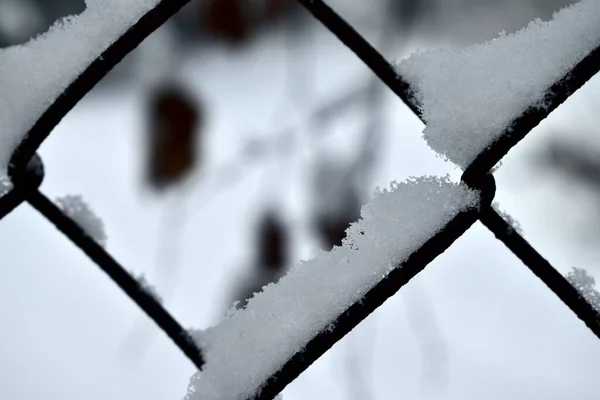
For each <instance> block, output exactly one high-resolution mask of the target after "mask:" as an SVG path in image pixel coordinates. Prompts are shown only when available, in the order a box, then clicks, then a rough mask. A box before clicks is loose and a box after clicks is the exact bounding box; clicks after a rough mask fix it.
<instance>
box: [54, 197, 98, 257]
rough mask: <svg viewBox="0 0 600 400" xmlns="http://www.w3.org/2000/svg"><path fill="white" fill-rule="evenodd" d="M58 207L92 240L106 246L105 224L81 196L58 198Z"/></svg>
mask: <svg viewBox="0 0 600 400" xmlns="http://www.w3.org/2000/svg"><path fill="white" fill-rule="evenodd" d="M56 205H57V206H58V207H59V208H60V209H61V210H62V212H64V213H65V214H66V215H67V216H69V218H71V219H72V220H73V221H75V223H77V225H79V226H80V227H81V229H83V230H84V231H85V233H87V234H88V235H89V236H90V237H91V238H92V239H94V240H95V241H96V242H98V243H99V244H100V245H102V246H106V240H107V237H106V232H105V231H104V223H103V222H102V220H101V219H100V218H98V217H97V216H96V214H94V211H92V209H91V208H90V206H89V205H88V204H87V203H86V202H85V201H84V200H83V198H82V197H81V196H79V195H68V196H63V197H58V198H57V199H56Z"/></svg>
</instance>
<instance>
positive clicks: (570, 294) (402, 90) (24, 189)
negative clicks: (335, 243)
mask: <svg viewBox="0 0 600 400" xmlns="http://www.w3.org/2000/svg"><path fill="white" fill-rule="evenodd" d="M298 1H299V3H300V4H301V5H302V6H304V7H305V8H306V10H307V11H308V12H310V13H311V14H312V15H313V16H314V18H316V19H317V20H319V21H320V22H321V23H322V24H323V25H324V26H325V27H326V28H327V29H328V30H329V31H330V32H331V33H333V34H334V35H335V36H336V37H337V38H338V39H339V40H340V41H341V42H343V43H344V44H345V45H346V46H347V47H348V48H349V49H350V50H351V51H352V52H353V53H354V54H355V55H356V56H357V57H358V58H359V59H360V60H362V62H364V64H366V65H367V67H368V68H369V69H370V70H371V71H372V72H373V73H374V74H375V75H376V76H377V77H378V78H379V79H380V80H381V81H382V82H383V83H384V84H385V85H386V86H387V87H388V88H389V89H390V90H391V91H392V92H393V93H395V94H396V95H397V96H398V97H399V98H400V99H401V100H402V101H403V102H404V104H406V106H407V107H409V108H410V109H411V110H412V111H413V112H414V114H415V116H416V117H418V118H420V119H422V115H421V114H420V111H419V104H417V102H416V101H415V99H414V98H413V97H411V95H410V93H411V91H410V87H409V84H408V83H407V82H406V81H405V80H403V79H402V77H401V76H399V75H398V73H397V71H396V69H395V68H394V67H393V66H392V65H391V64H390V63H389V62H388V61H387V60H386V59H385V58H384V57H383V56H382V55H381V54H380V53H379V52H378V51H377V50H376V49H375V48H374V47H373V46H371V45H370V44H369V43H368V42H367V41H366V40H365V39H364V38H363V37H362V36H361V35H360V34H359V33H358V32H357V31H356V30H355V29H354V28H353V27H352V26H351V25H349V24H348V23H347V22H346V21H345V20H344V19H342V17H340V16H339V15H338V14H337V13H336V12H335V11H334V10H332V9H331V8H330V7H329V6H328V5H327V4H326V3H325V2H323V1H321V0H298ZM187 2H188V0H163V1H161V2H160V3H159V4H158V5H157V6H156V7H155V8H154V9H152V10H151V11H149V12H147V13H146V14H145V15H144V16H143V17H142V18H141V19H140V20H139V21H138V22H137V23H136V24H134V25H133V26H132V27H131V28H130V29H129V30H128V31H127V32H126V33H125V34H123V35H122V36H121V37H120V38H119V39H118V40H117V41H115V42H114V43H113V44H112V45H111V46H110V47H109V48H108V49H107V50H106V51H105V52H104V53H103V54H102V55H101V56H100V57H98V58H97V59H96V60H94V61H93V62H92V63H91V64H90V65H89V66H88V68H87V69H86V70H85V71H84V72H83V73H81V74H80V75H79V76H78V77H77V78H76V79H75V80H74V81H73V82H72V83H71V85H70V86H69V87H68V89H67V90H65V91H64V92H63V93H62V95H61V96H59V97H58V98H57V99H56V101H55V102H54V103H53V104H52V105H50V106H49V107H48V108H47V109H46V111H45V112H44V113H43V115H42V116H41V117H40V118H39V119H38V120H37V122H36V123H35V125H34V126H33V127H32V128H31V130H30V131H29V132H28V133H27V135H26V136H25V138H24V139H23V141H22V142H21V143H20V145H19V146H18V148H17V149H16V151H15V152H14V154H13V155H12V158H11V161H10V164H9V177H10V179H11V183H12V185H11V187H10V190H9V191H8V192H7V193H6V194H5V195H4V196H3V197H1V198H0V219H1V218H3V217H5V216H6V215H8V214H9V213H10V212H12V211H13V210H14V209H15V208H16V207H18V206H19V205H21V204H22V203H28V204H30V205H31V206H32V207H34V208H35V209H36V210H38V211H39V212H40V213H41V214H42V215H43V216H44V217H45V218H46V219H48V220H49V221H50V222H51V223H53V224H54V225H55V226H56V227H57V228H58V230H60V231H61V232H62V233H63V234H64V235H66V236H67V237H68V238H69V239H70V240H71V241H72V242H73V244H74V245H75V246H77V247H79V248H80V249H81V250H82V251H83V252H84V253H85V254H86V255H87V256H88V257H89V258H90V259H91V260H92V261H93V262H94V263H95V264H96V265H97V266H98V267H99V268H100V269H102V270H103V271H104V272H105V273H106V274H107V275H108V276H109V277H110V278H111V279H112V280H113V282H114V283H115V284H117V285H118V286H119V287H120V288H121V290H123V291H124V292H125V293H126V294H127V295H128V296H129V297H130V298H131V299H132V300H133V301H134V302H135V303H136V304H137V305H138V306H139V307H140V308H141V309H142V310H143V311H144V312H145V313H146V314H147V315H148V316H149V317H150V318H151V319H152V320H153V321H154V322H155V323H156V324H157V325H158V326H159V327H160V329H162V330H163V331H164V332H165V333H166V334H167V335H168V336H169V337H170V338H171V339H172V340H173V342H174V343H175V344H176V345H177V346H178V347H179V348H180V349H181V351H182V352H183V353H184V354H185V355H186V356H187V357H188V358H189V359H190V361H191V362H192V363H193V364H194V365H195V366H196V367H197V368H198V369H200V370H201V369H202V366H203V364H204V359H203V354H202V349H201V348H199V347H198V345H197V344H196V343H195V342H194V340H193V339H192V338H191V336H190V334H189V333H188V331H187V330H186V329H184V328H183V327H182V326H181V325H180V324H179V323H178V322H177V321H176V320H175V319H174V318H173V317H172V316H171V315H170V314H169V312H168V311H167V310H165V308H164V307H163V306H162V305H161V303H160V302H159V300H157V299H156V298H155V297H154V296H153V294H152V293H151V291H149V289H148V288H147V287H145V286H144V285H143V283H141V282H139V281H138V280H137V279H136V278H135V277H133V276H132V275H131V274H130V273H128V272H127V270H126V269H125V268H124V267H123V266H121V265H120V264H119V262H118V261H116V260H115V259H114V258H113V257H112V256H111V255H110V254H109V253H108V252H107V251H106V250H105V249H104V247H103V246H102V245H101V244H99V243H98V242H97V241H96V240H94V239H93V238H92V237H90V236H89V235H88V234H87V233H86V232H85V230H84V229H82V228H81V227H80V226H79V225H78V224H77V223H76V222H75V221H74V220H73V219H71V218H70V217H69V216H68V215H66V214H65V213H64V212H63V211H62V210H61V209H60V208H59V207H58V206H57V205H56V204H54V203H53V202H52V201H51V200H49V199H48V198H47V197H46V196H45V195H44V194H43V193H42V192H41V191H40V190H39V186H40V184H41V182H42V180H43V178H44V168H43V164H42V161H41V159H40V157H39V156H37V154H36V151H37V149H38V148H39V146H40V145H41V144H42V142H43V141H44V140H45V139H46V138H47V137H48V135H49V134H50V132H51V131H52V130H53V129H54V127H55V126H56V125H57V124H58V123H59V122H60V120H61V119H62V118H63V117H64V116H65V115H66V114H67V113H68V112H69V111H70V110H71V109H72V108H73V107H74V106H75V105H76V104H77V102H78V101H79V100H81V98H82V97H83V96H84V95H85V94H86V93H87V92H89V91H90V90H91V89H92V88H93V87H94V86H95V85H96V84H97V83H98V82H99V81H100V80H101V79H103V78H104V76H105V75H106V74H107V73H108V72H109V71H110V70H111V69H112V68H113V67H114V66H115V65H117V64H118V63H119V62H120V61H121V60H122V59H123V57H124V56H125V55H127V54H128V53H129V52H130V51H132V50H133V49H134V48H135V47H136V46H138V45H139V44H140V43H141V42H142V41H143V40H144V39H145V38H146V37H147V36H149V35H150V34H151V33H152V32H153V31H154V30H156V29H157V28H158V27H160V26H161V25H162V24H163V23H165V22H166V21H167V20H168V19H169V18H171V17H172V16H173V15H174V14H175V13H176V12H177V11H178V10H179V9H180V8H181V7H183V6H184V5H185V4H186V3H187ZM599 69H600V47H597V48H595V49H594V50H593V51H592V52H591V53H590V54H589V55H588V56H587V57H585V58H584V59H583V60H582V61H581V62H579V63H578V64H577V65H575V66H574V67H573V68H572V69H571V71H569V73H568V74H566V75H565V76H564V77H563V78H562V79H561V80H559V81H557V82H555V83H554V84H553V85H552V86H551V87H550V88H548V90H547V91H546V95H545V99H544V100H545V104H546V105H547V107H545V108H530V109H527V110H526V111H525V112H524V113H522V114H521V115H520V116H519V117H518V118H516V119H515V120H513V121H512V123H511V124H510V125H509V126H507V127H506V130H505V132H504V134H503V135H502V136H501V137H500V139H498V140H497V141H496V142H494V143H493V144H492V145H491V146H489V147H488V148H486V149H485V150H484V151H482V152H481V153H480V154H479V155H478V156H477V157H476V158H475V160H474V161H473V162H472V163H471V164H470V165H469V166H468V167H467V168H466V169H465V171H464V173H463V175H462V178H461V180H462V182H463V183H464V184H466V185H467V186H469V187H471V188H473V189H477V190H479V191H480V192H481V193H482V197H483V201H482V207H481V209H479V210H468V211H464V212H462V213H459V214H458V215H456V217H454V218H453V219H452V220H451V221H450V222H449V223H448V224H446V226H445V227H444V228H443V229H441V230H440V231H439V232H438V233H437V234H435V235H434V236H433V237H431V238H430V239H429V240H428V241H427V242H426V243H425V244H423V245H422V246H421V247H420V248H419V249H418V250H416V251H415V252H414V253H412V254H411V255H410V256H409V257H408V259H407V260H406V261H405V262H403V263H402V265H401V268H395V269H394V270H392V272H391V273H389V274H388V275H387V276H386V277H385V278H383V279H382V280H381V281H380V282H379V283H378V284H377V285H376V286H375V287H373V288H372V289H371V290H370V291H369V292H367V294H366V295H365V296H364V297H363V298H362V299H361V300H360V301H359V302H357V303H355V304H353V305H352V306H351V307H350V308H348V309H347V310H346V311H345V312H344V313H343V314H341V315H339V316H338V318H337V319H336V320H335V321H332V323H333V324H332V329H330V330H326V331H323V332H321V333H319V334H318V335H316V336H315V337H314V338H312V340H310V341H309V342H308V344H307V345H306V346H305V347H304V348H303V349H302V350H301V351H299V352H297V353H296V354H295V355H294V356H292V357H291V358H290V359H289V360H288V361H287V362H286V363H285V364H284V365H283V366H282V368H281V369H280V370H279V371H278V372H276V373H275V374H274V375H272V376H271V377H270V378H268V379H267V380H266V381H265V382H264V385H263V386H262V389H261V390H260V392H258V393H255V394H254V395H253V396H252V398H255V399H272V398H274V397H275V396H276V395H277V394H278V393H280V392H281V391H282V390H283V389H284V388H285V387H286V386H287V385H288V384H289V383H290V382H292V381H293V380H294V379H296V377H298V376H299V375H300V374H301V373H302V372H303V371H304V370H306V369H307V368H308V367H309V366H310V365H311V364H312V363H313V362H314V361H315V360H317V359H318V358H319V357H321V356H322V355H323V354H324V353H325V352H326V351H327V350H328V349H329V348H331V347H332V346H333V345H334V344H335V343H336V342H337V341H339V340H340V339H342V338H343V337H344V336H345V335H346V334H348V333H349V332H350V331H351V330H352V329H353V328H354V327H356V326H357V325H358V324H359V323H360V322H361V321H362V320H364V319H365V318H366V317H367V316H368V315H369V314H370V313H372V312H373V311H374V310H375V309H377V308H378V307H379V306H380V305H382V304H383V303H384V302H385V300H386V299H388V298H389V297H390V296H392V295H393V294H395V293H396V292H397V291H398V290H399V289H400V288H401V287H402V286H404V285H405V284H406V283H408V281H409V280H410V279H411V278H413V277H414V276H415V275H417V274H418V273H419V272H420V271H422V270H423V269H424V268H425V267H426V266H427V264H428V263H429V262H431V261H432V260H433V259H435V258H436V257H437V256H438V255H440V254H441V253H443V252H444V251H445V250H446V249H447V248H449V247H450V246H451V245H452V243H453V242H454V241H455V240H456V239H458V238H459V237H460V236H461V235H462V234H463V233H465V232H466V231H467V230H468V229H469V227H470V226H471V225H473V224H474V223H475V222H476V221H480V222H481V223H482V224H483V225H484V226H486V227H487V228H488V229H489V230H490V231H491V232H493V233H494V235H495V236H496V238H497V239H498V240H500V241H501V242H502V243H504V245H505V246H506V247H507V248H508V249H509V250H510V251H512V252H513V253H514V254H515V255H516V256H517V257H518V258H519V259H520V260H521V261H522V262H523V264H524V265H525V266H526V267H527V268H529V269H530V270H531V271H532V272H533V273H534V274H535V275H536V276H537V277H538V278H539V279H541V280H542V282H544V284H546V286H547V287H548V288H549V289H550V290H551V291H552V292H553V293H555V294H556V295H557V296H558V297H559V298H560V299H561V300H562V301H563V302H564V303H565V305H566V306H567V307H569V308H570V309H571V311H573V313H574V314H575V315H576V316H577V317H578V318H579V319H581V320H582V321H583V322H584V323H585V324H586V326H587V327H588V328H589V329H590V330H591V331H592V332H593V333H594V334H595V335H596V336H597V337H598V338H600V314H599V313H598V310H596V309H595V308H594V307H593V306H592V305H591V304H590V303H588V302H587V301H586V299H585V298H584V297H583V296H582V295H581V294H580V293H579V292H578V291H577V290H576V289H575V288H574V287H573V286H571V285H570V284H569V282H568V281H567V280H566V279H565V278H564V277H563V276H562V275H561V274H560V273H559V272H558V271H557V270H556V269H555V268H554V267H553V266H552V265H551V264H550V263H549V262H548V261H547V260H546V259H544V257H542V255H540V254H539V253H538V252H537V251H536V250H535V249H534V248H533V247H532V246H531V245H530V244H529V243H528V242H527V241H526V240H525V239H524V238H523V237H522V236H521V235H520V234H519V233H518V231H517V230H515V229H513V227H512V226H511V224H510V223H509V222H507V221H506V220H504V219H503V218H502V217H501V216H500V215H499V214H498V213H497V212H496V211H495V210H494V209H493V208H492V206H491V203H492V201H493V198H494V194H495V183H494V178H493V175H492V173H491V172H490V171H491V169H492V168H493V167H494V166H495V165H496V164H497V163H498V162H499V161H500V160H501V159H502V158H503V157H504V155H506V153H507V152H508V151H509V150H510V149H511V148H512V147H513V146H515V145H516V144H517V143H518V142H519V141H520V140H521V139H523V138H524V137H525V136H526V135H527V134H528V133H529V132H530V131H531V130H532V129H533V128H534V127H535V126H537V125H538V124H539V123H540V122H541V121H542V120H543V119H544V118H546V117H547V116H548V115H549V114H550V113H551V112H552V111H553V110H554V109H556V108H557V107H558V106H559V105H560V104H561V103H562V102H564V101H565V100H566V99H567V98H568V97H569V96H570V95H571V94H572V93H573V92H575V91H576V90H577V89H579V88H580V87H581V86H582V85H583V84H584V83H585V82H587V81H588V80H589V79H590V78H592V77H593V76H594V75H595V74H596V73H597V72H598V70H599ZM398 267H400V266H398Z"/></svg>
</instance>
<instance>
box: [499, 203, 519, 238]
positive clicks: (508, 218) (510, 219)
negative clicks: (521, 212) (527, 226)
mask: <svg viewBox="0 0 600 400" xmlns="http://www.w3.org/2000/svg"><path fill="white" fill-rule="evenodd" d="M492 208H493V209H494V210H495V211H496V212H497V213H498V215H500V216H501V217H502V219H504V220H505V221H506V222H507V223H508V224H509V225H510V226H511V231H514V232H516V233H518V234H519V235H523V233H524V232H523V228H522V227H521V224H520V223H519V221H517V220H516V219H515V218H514V217H513V216H512V215H510V214H509V213H508V212H507V211H506V210H503V209H502V208H501V207H500V203H498V202H497V201H494V202H493V203H492Z"/></svg>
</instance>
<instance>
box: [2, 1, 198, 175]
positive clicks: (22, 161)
mask: <svg viewBox="0 0 600 400" xmlns="http://www.w3.org/2000/svg"><path fill="white" fill-rule="evenodd" d="M189 1H190V0H162V1H161V2H160V3H158V5H156V7H154V8H153V9H151V10H150V11H148V12H147V13H146V14H144V15H143V16H142V17H141V18H140V19H139V20H138V21H137V22H136V23H135V24H134V25H133V26H132V27H131V28H129V29H128V30H127V31H126V32H125V33H124V34H123V35H122V36H121V37H119V38H118V39H117V40H116V41H115V42H114V43H112V44H111V45H110V46H109V47H108V48H107V49H106V50H105V51H104V52H103V53H102V54H101V55H100V56H99V57H98V58H96V59H95V60H94V61H92V63H91V64H90V65H89V66H88V67H87V68H86V69H85V70H84V71H83V72H82V73H81V74H80V75H79V76H78V77H77V78H76V79H75V80H74V81H73V82H72V83H71V84H70V85H69V86H68V87H67V88H66V89H65V91H64V92H63V93H62V94H61V95H60V96H59V97H58V98H57V99H56V101H54V103H52V104H51V105H50V106H49V107H48V108H47V109H46V111H45V112H44V113H43V114H42V116H41V117H40V118H39V119H38V120H37V121H36V123H35V124H34V125H33V127H32V128H31V129H30V130H29V132H28V133H27V135H26V136H25V138H24V139H23V140H22V141H21V143H20V144H19V146H18V147H17V149H16V150H15V152H14V153H13V155H12V157H11V159H10V164H9V176H10V177H11V178H12V177H13V175H14V173H15V171H18V170H22V169H23V168H24V167H25V165H27V162H29V160H30V159H31V158H32V157H33V155H34V154H35V152H36V151H37V149H38V148H39V147H40V145H41V144H42V142H43V141H44V140H46V138H47V137H48V135H49V134H50V132H51V131H52V130H53V129H54V127H55V126H56V125H58V123H59V122H60V121H61V120H62V119H63V117H64V116H65V115H67V113H68V112H69V111H71V109H72V108H73V107H75V105H76V104H77V103H78V102H79V101H80V100H81V99H82V98H83V96H85V95H86V94H87V93H88V92H89V91H90V90H92V89H93V88H94V86H96V84H97V83H98V82H100V80H102V78H104V77H105V76H106V74H108V73H109V72H110V70H112V69H113V68H114V67H115V65H117V64H118V63H119V62H121V60H122V59H123V58H124V57H125V56H126V55H127V54H129V53H130V52H131V51H132V50H134V49H135V48H136V47H137V46H138V45H139V44H140V43H141V42H142V41H143V40H144V39H146V38H147V37H148V36H150V34H151V33H152V32H154V31H155V30H156V29H158V28H159V27H160V26H161V25H163V24H164V23H165V22H166V21H167V20H169V18H171V17H172V16H173V15H174V14H175V13H176V12H177V11H179V9H181V7H183V6H184V5H186V4H187V3H188V2H189Z"/></svg>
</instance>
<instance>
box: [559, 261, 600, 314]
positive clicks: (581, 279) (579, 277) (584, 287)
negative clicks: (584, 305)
mask: <svg viewBox="0 0 600 400" xmlns="http://www.w3.org/2000/svg"><path fill="white" fill-rule="evenodd" d="M566 278H567V281H569V283H570V284H571V285H572V286H573V287H574V288H575V289H577V291H578V292H579V293H580V294H581V295H582V296H583V297H584V298H585V299H586V300H587V301H588V303H590V304H591V305H592V307H594V308H595V309H596V311H598V312H600V292H598V289H596V280H595V279H594V277H593V276H591V275H590V274H589V273H588V272H587V271H586V270H585V269H583V268H576V267H573V270H572V271H571V272H569V273H568V274H567V276H566Z"/></svg>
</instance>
